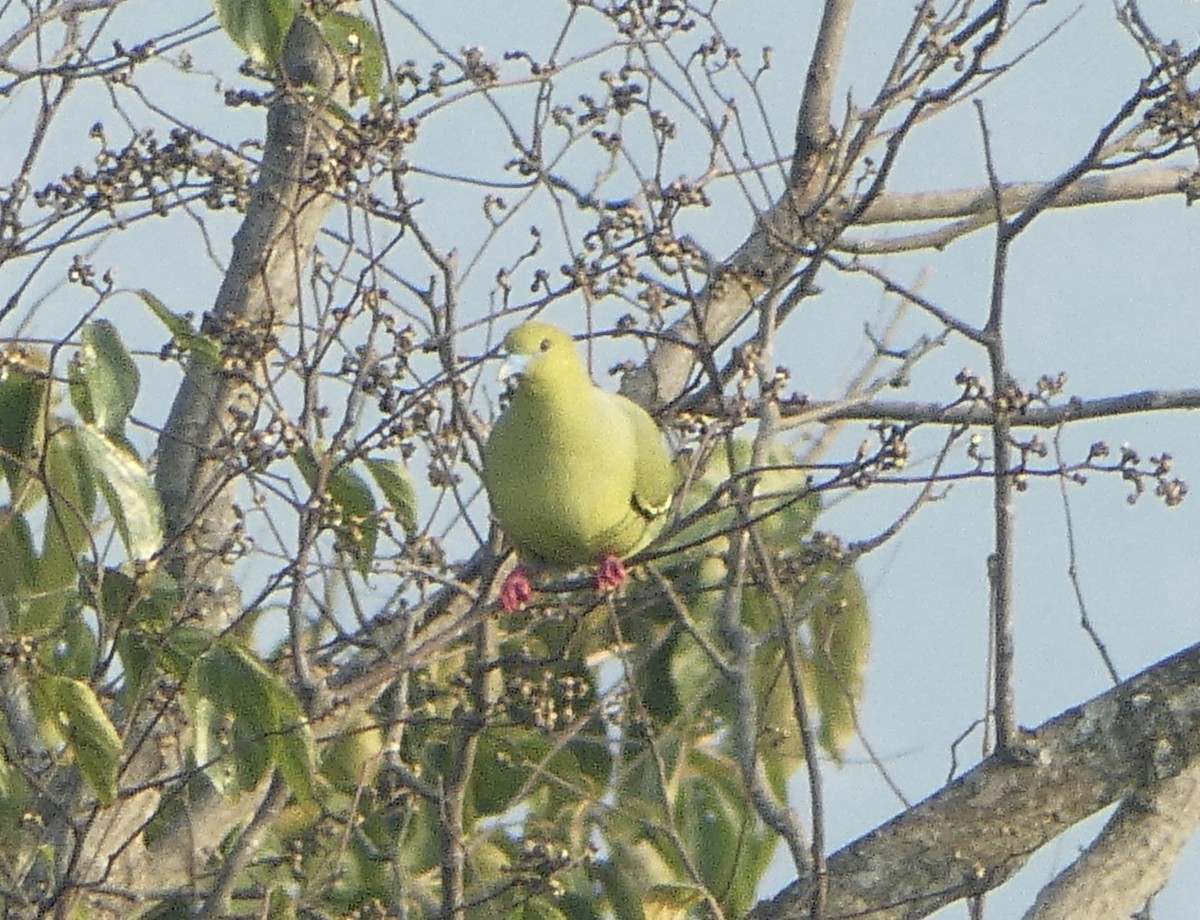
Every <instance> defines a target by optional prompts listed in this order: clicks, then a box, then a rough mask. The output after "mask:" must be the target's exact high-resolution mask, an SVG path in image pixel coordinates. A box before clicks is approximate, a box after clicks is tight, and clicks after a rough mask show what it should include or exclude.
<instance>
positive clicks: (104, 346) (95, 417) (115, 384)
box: [68, 320, 141, 435]
mask: <svg viewBox="0 0 1200 920" xmlns="http://www.w3.org/2000/svg"><path fill="white" fill-rule="evenodd" d="M82 337H83V345H82V346H81V347H80V349H79V351H78V352H76V353H75V358H74V360H73V361H72V362H71V364H70V366H69V368H68V379H69V381H70V383H69V390H70V394H71V402H72V404H73V405H74V406H75V411H76V412H78V413H79V415H80V417H81V418H82V419H83V420H84V421H85V422H90V423H93V424H95V425H98V426H99V427H100V428H102V429H103V430H104V431H106V432H108V433H109V434H113V435H119V434H120V433H121V432H123V431H124V430H125V419H126V418H128V417H129V413H130V411H132V409H133V403H134V400H136V399H137V394H138V386H139V384H140V383H141V375H140V374H139V373H138V369H137V365H135V364H134V363H133V359H132V358H131V357H130V356H129V352H128V351H126V350H125V345H124V344H123V343H122V342H121V337H120V336H119V335H117V330H116V329H114V328H113V325H112V323H109V322H106V321H105V320H94V321H93V322H90V323H88V324H87V325H85V326H84V327H83V336H82Z"/></svg>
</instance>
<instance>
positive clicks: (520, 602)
mask: <svg viewBox="0 0 1200 920" xmlns="http://www.w3.org/2000/svg"><path fill="white" fill-rule="evenodd" d="M531 600H533V583H532V582H530V580H529V571H528V570H527V569H526V568H525V566H523V565H519V566H517V567H516V568H515V569H513V570H512V571H511V572H509V573H508V577H507V578H505V579H504V584H503V585H501V587H500V606H501V607H503V608H504V612H505V613H516V612H517V611H518V610H523V609H524V608H525V605H526V604H528V603H529V602H530V601H531Z"/></svg>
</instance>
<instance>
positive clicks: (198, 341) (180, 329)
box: [134, 288, 221, 367]
mask: <svg viewBox="0 0 1200 920" xmlns="http://www.w3.org/2000/svg"><path fill="white" fill-rule="evenodd" d="M134 293H135V294H137V295H138V297H140V298H141V299H142V302H143V303H144V304H145V305H146V306H147V307H149V308H150V312H151V313H153V314H154V315H155V316H157V317H158V319H159V321H160V322H161V323H162V324H163V325H164V326H166V327H167V331H168V332H170V333H171V341H172V342H174V343H175V345H176V346H177V347H179V348H180V349H182V350H184V351H189V352H191V353H192V354H194V355H195V356H196V357H197V358H199V359H200V360H201V361H202V362H204V364H206V365H208V366H209V367H216V366H217V365H218V364H219V363H220V361H221V346H220V344H219V343H218V342H217V340H216V339H214V338H212V337H211V336H207V335H204V334H202V333H199V332H196V330H195V329H193V328H192V323H191V321H190V320H189V319H188V318H187V317H186V316H184V315H183V314H181V313H172V312H171V311H170V310H169V309H168V308H167V305H166V304H165V303H163V302H162V301H161V300H159V299H158V298H157V297H155V296H154V295H153V294H152V293H150V292H149V291H147V290H146V289H145V288H142V289H141V290H138V291H135V292H134Z"/></svg>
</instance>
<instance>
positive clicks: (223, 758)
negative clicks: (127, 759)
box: [187, 638, 313, 798]
mask: <svg viewBox="0 0 1200 920" xmlns="http://www.w3.org/2000/svg"><path fill="white" fill-rule="evenodd" d="M187 703H188V709H189V712H190V714H191V718H192V726H193V730H194V734H195V742H194V754H195V758H196V763H197V764H198V765H199V766H200V767H201V768H202V769H203V770H204V772H205V774H206V775H207V776H208V778H209V780H211V781H212V783H213V785H214V786H216V788H217V789H218V790H219V791H220V792H221V793H222V794H223V795H226V796H231V797H232V796H236V795H237V794H238V793H239V792H242V791H245V790H247V789H252V788H254V787H255V786H257V785H258V784H259V783H260V782H261V781H262V780H263V778H264V777H265V776H266V773H267V770H268V769H269V768H270V767H272V766H277V767H278V768H279V771H280V773H281V774H282V775H283V778H284V779H285V780H286V781H287V783H288V785H289V787H290V788H291V789H292V791H293V793H295V794H296V795H297V796H298V797H300V798H307V797H310V796H311V794H312V773H313V757H312V740H311V735H310V733H309V731H308V728H307V726H306V725H305V723H304V720H303V717H302V713H301V710H300V705H299V703H298V702H297V700H296V698H295V696H294V695H293V694H292V692H291V690H289V689H288V687H287V686H286V685H285V684H283V682H282V681H281V680H280V678H279V677H278V676H276V675H274V674H272V673H271V672H270V671H269V670H267V668H266V667H265V666H264V665H263V664H262V662H261V661H259V660H258V658H257V657H256V656H255V655H254V654H253V653H252V652H250V651H249V650H248V649H246V648H245V647H244V646H242V645H241V644H239V643H238V642H237V641H236V640H234V639H232V638H224V639H221V640H219V641H218V642H216V643H215V644H213V645H212V647H210V648H209V649H208V650H207V651H206V652H205V653H204V654H203V655H201V656H200V657H199V658H198V659H197V660H196V662H195V664H194V665H193V667H192V669H191V672H190V673H189V675H188V679H187Z"/></svg>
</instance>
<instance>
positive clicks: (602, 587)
mask: <svg viewBox="0 0 1200 920" xmlns="http://www.w3.org/2000/svg"><path fill="white" fill-rule="evenodd" d="M628 577H629V575H628V573H627V572H626V571H625V563H623V562H622V561H621V560H620V559H618V558H617V557H616V556H614V555H613V554H612V553H609V554H608V555H606V556H605V557H604V558H603V559H601V560H600V566H599V568H598V569H597V570H596V590H598V591H600V592H601V593H602V594H610V593H612V592H614V591H616V590H617V589H618V588H620V587H621V585H623V584H625V579H626V578H628Z"/></svg>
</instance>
